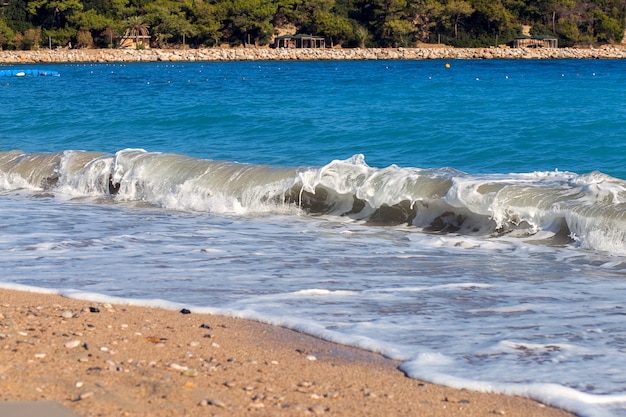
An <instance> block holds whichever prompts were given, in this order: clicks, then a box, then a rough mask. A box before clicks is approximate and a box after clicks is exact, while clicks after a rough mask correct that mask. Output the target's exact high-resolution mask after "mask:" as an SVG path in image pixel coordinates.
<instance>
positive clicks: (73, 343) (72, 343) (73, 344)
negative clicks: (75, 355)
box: [64, 340, 80, 349]
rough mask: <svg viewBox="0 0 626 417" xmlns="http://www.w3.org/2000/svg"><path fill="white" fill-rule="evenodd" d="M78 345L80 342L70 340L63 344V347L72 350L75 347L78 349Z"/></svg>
mask: <svg viewBox="0 0 626 417" xmlns="http://www.w3.org/2000/svg"><path fill="white" fill-rule="evenodd" d="M79 345H80V340H70V341H69V342H67V343H65V345H64V346H65V347H66V348H68V349H74V348H75V347H78V346H79Z"/></svg>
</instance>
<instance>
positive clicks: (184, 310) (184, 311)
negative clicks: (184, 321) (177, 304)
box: [180, 308, 191, 314]
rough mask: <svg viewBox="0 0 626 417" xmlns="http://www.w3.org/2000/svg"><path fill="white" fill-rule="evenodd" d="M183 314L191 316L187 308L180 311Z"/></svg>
mask: <svg viewBox="0 0 626 417" xmlns="http://www.w3.org/2000/svg"><path fill="white" fill-rule="evenodd" d="M180 313H181V314H191V311H189V310H187V309H186V308H183V309H182V310H180Z"/></svg>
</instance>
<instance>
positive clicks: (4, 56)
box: [0, 46, 626, 65]
mask: <svg viewBox="0 0 626 417" xmlns="http://www.w3.org/2000/svg"><path fill="white" fill-rule="evenodd" d="M453 59H476V60H483V59H516V60H543V59H626V48H621V47H616V46H609V47H602V48H556V49H552V48H532V49H531V48H495V47H492V48H450V47H432V48H354V49H339V48H333V49H283V48H281V49H270V48H201V49H146V50H134V49H63V48H62V49H53V50H49V49H40V50H37V51H0V65H2V64H4V65H6V64H9V65H10V64H48V63H114V62H179V61H181V62H188V61H189V62H214V61H346V60H453Z"/></svg>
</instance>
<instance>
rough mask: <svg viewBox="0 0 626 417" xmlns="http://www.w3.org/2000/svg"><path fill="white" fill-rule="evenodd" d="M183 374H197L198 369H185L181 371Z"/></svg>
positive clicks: (191, 375)
mask: <svg viewBox="0 0 626 417" xmlns="http://www.w3.org/2000/svg"><path fill="white" fill-rule="evenodd" d="M183 376H188V377H194V376H198V371H196V370H195V369H187V370H185V371H183Z"/></svg>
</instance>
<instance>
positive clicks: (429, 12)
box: [409, 0, 444, 42]
mask: <svg viewBox="0 0 626 417" xmlns="http://www.w3.org/2000/svg"><path fill="white" fill-rule="evenodd" d="M443 12H444V6H443V4H441V2H439V1H437V0H417V1H415V2H412V3H410V12H409V18H410V20H411V23H412V24H413V26H415V36H416V37H417V39H419V40H421V41H424V42H426V41H428V40H429V39H430V36H431V34H432V32H433V29H434V28H435V27H436V26H437V24H438V23H439V22H440V20H441V16H442V15H443Z"/></svg>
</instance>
